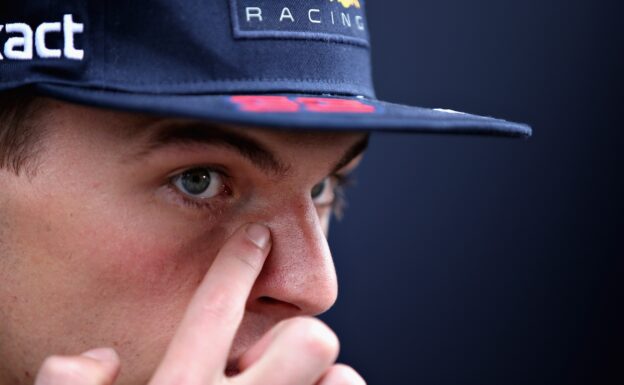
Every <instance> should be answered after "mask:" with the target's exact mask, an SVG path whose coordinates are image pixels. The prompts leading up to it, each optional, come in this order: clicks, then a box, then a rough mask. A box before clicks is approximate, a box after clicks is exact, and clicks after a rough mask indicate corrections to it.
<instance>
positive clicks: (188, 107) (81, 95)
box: [36, 83, 531, 137]
mask: <svg viewBox="0 0 624 385" xmlns="http://www.w3.org/2000/svg"><path fill="white" fill-rule="evenodd" d="M36 87H37V90H38V91H39V92H40V93H41V94H44V95H48V96H51V97H55V98H58V99H62V100H66V101H69V102H74V103H79V104H87V105H91V106H96V107H105V108H113V109H118V110H125V111H132V112H143V113H150V114H157V115H162V116H169V117H171V116H176V117H185V118H196V119H203V120H210V121H214V122H219V123H226V124H236V125H245V126H256V127H268V128H283V129H314V130H332V131H379V132H406V133H440V134H446V133H454V134H479V135H495V136H510V137H528V136H530V135H531V128H530V127H529V126H528V125H526V124H521V123H513V122H508V121H505V120H501V119H495V118H491V117H483V116H477V115H471V114H465V113H459V112H455V111H449V110H439V109H428V108H421V107H412V106H405V105H400V104H393V103H387V102H382V101H379V100H375V99H367V98H361V97H343V96H324V95H323V96H321V95H309V94H308V95H304V94H281V95H277V94H271V95H170V94H167V95H164V94H136V93H126V92H119V91H111V90H101V89H90V88H78V87H74V86H66V85H58V84H41V83H40V84H38V85H37V86H36Z"/></svg>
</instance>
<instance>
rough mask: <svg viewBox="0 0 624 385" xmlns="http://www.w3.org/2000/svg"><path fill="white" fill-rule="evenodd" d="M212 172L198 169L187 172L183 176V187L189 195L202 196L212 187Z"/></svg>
mask: <svg viewBox="0 0 624 385" xmlns="http://www.w3.org/2000/svg"><path fill="white" fill-rule="evenodd" d="M210 182H211V178H210V172H209V171H208V170H203V169H196V170H190V171H187V172H185V173H184V174H183V175H182V185H183V186H184V188H185V189H186V191H187V192H188V193H189V194H195V195H197V194H201V193H203V192H204V191H206V190H207V189H208V187H210Z"/></svg>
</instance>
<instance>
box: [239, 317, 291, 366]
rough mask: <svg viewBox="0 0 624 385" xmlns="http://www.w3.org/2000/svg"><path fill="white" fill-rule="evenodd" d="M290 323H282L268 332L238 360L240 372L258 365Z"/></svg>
mask: <svg viewBox="0 0 624 385" xmlns="http://www.w3.org/2000/svg"><path fill="white" fill-rule="evenodd" d="M287 323H288V321H282V322H280V323H278V324H277V325H275V326H273V327H272V328H271V330H269V331H268V332H266V333H265V334H264V335H263V336H262V337H261V338H260V339H259V340H258V341H256V343H254V344H253V345H252V346H251V347H250V348H249V349H248V350H247V351H246V352H245V353H243V355H242V356H241V357H240V359H239V360H238V368H237V369H238V370H239V371H241V372H244V371H245V370H247V369H248V368H249V367H250V366H252V365H253V364H254V363H256V362H257V361H258V360H259V359H260V358H261V357H262V356H263V355H264V353H265V352H266V350H267V349H268V348H269V346H271V344H272V343H273V341H274V340H275V336H276V335H277V334H278V333H279V332H280V331H281V330H282V329H283V328H284V326H285V325H287Z"/></svg>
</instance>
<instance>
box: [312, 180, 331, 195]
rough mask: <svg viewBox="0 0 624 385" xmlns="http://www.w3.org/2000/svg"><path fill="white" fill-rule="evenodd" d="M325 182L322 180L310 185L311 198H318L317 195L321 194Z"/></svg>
mask: <svg viewBox="0 0 624 385" xmlns="http://www.w3.org/2000/svg"><path fill="white" fill-rule="evenodd" d="M326 183H327V180H324V181H322V182H321V183H319V184H317V185H316V186H314V187H312V192H311V193H310V194H311V195H312V198H318V197H319V196H321V194H323V191H325V185H326Z"/></svg>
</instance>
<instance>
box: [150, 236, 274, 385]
mask: <svg viewBox="0 0 624 385" xmlns="http://www.w3.org/2000/svg"><path fill="white" fill-rule="evenodd" d="M269 249H270V232H269V229H268V228H267V227H266V226H263V225H259V224H251V225H247V226H243V227H242V228H240V229H239V230H237V231H236V232H235V233H234V234H233V235H232V236H231V237H230V239H228V241H227V242H226V243H225V245H224V246H223V247H222V248H221V250H220V251H219V253H218V255H217V257H216V258H215V260H214V262H213V263H212V266H211V267H210V269H208V273H207V274H206V276H205V277H204V279H203V281H202V283H201V284H200V285H199V288H198V289H197V291H196V292H195V294H194V295H193V298H192V299H191V302H190V304H189V306H188V308H187V310H186V313H185V315H184V318H183V319H182V322H181V323H180V326H179V327H178V330H177V332H176V334H175V335H174V337H173V339H172V341H171V343H170V345H169V348H168V349H167V352H166V354H165V358H164V359H163V361H162V363H161V365H160V366H159V367H158V369H157V370H156V373H155V375H154V377H153V379H152V382H151V384H185V385H196V384H208V383H212V382H211V381H214V380H216V379H217V378H218V377H221V376H223V372H224V370H225V367H226V364H227V358H228V354H229V351H230V346H231V344H232V340H233V339H234V335H235V334H236V330H237V329H238V326H239V324H240V322H241V320H242V318H243V315H244V312H245V303H246V302H247V297H248V296H249V292H250V291H251V287H252V286H253V284H254V282H255V280H256V278H257V277H258V274H259V273H260V270H261V269H262V265H263V263H264V260H265V258H266V256H267V254H268V251H269Z"/></svg>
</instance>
